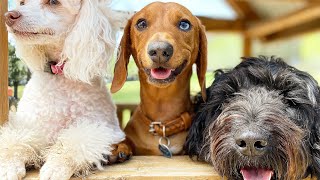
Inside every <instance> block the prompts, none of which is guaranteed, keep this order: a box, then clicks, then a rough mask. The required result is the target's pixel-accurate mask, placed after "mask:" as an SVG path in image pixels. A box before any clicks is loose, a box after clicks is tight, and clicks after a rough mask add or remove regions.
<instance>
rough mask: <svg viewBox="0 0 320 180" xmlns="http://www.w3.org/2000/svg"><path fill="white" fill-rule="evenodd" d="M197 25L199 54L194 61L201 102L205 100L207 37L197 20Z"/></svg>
mask: <svg viewBox="0 0 320 180" xmlns="http://www.w3.org/2000/svg"><path fill="white" fill-rule="evenodd" d="M198 24H199V52H198V57H197V60H196V65H197V75H198V80H199V84H200V88H201V95H202V98H203V100H204V101H205V100H206V98H207V97H206V72H207V56H208V55H207V36H206V30H205V27H204V26H203V25H202V24H201V22H200V20H199V19H198Z"/></svg>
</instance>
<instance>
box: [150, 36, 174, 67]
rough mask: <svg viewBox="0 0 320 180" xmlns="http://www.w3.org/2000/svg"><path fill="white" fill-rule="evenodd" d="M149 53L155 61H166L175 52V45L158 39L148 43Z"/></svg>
mask: <svg viewBox="0 0 320 180" xmlns="http://www.w3.org/2000/svg"><path fill="white" fill-rule="evenodd" d="M148 54H149V57H150V59H151V60H152V61H153V62H157V63H165V62H167V61H169V60H170V58H171V57H172V54H173V46H172V45H171V44H170V43H168V42H163V41H156V42H151V43H150V44H149V45H148Z"/></svg>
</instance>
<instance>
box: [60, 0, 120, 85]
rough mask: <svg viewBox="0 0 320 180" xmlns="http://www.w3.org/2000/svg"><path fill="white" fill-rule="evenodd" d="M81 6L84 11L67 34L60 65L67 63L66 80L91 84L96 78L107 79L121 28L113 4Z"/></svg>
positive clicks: (96, 0)
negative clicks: (116, 22)
mask: <svg viewBox="0 0 320 180" xmlns="http://www.w3.org/2000/svg"><path fill="white" fill-rule="evenodd" d="M72 2H73V1H72ZM79 3H80V5H81V7H80V9H79V11H78V13H77V16H76V20H75V23H74V25H73V27H71V28H70V32H69V33H68V34H67V37H66V40H65V43H64V47H63V52H62V59H61V62H60V63H64V62H65V66H64V70H63V73H64V75H65V76H66V77H68V78H70V79H74V80H79V81H82V82H86V83H91V82H92V80H93V79H94V78H96V77H103V76H105V74H106V72H107V65H108V64H109V62H110V60H111V58H112V55H113V52H114V48H115V44H116V40H115V39H116V32H117V30H118V29H119V28H120V27H115V25H114V23H113V20H112V10H111V9H110V8H109V7H108V6H109V3H110V1H109V0H82V1H80V0H79ZM75 10H76V9H75Z"/></svg>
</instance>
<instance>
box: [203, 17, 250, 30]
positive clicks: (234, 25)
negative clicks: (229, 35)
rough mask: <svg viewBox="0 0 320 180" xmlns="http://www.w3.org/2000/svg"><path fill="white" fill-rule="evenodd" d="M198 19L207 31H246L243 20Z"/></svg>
mask: <svg viewBox="0 0 320 180" xmlns="http://www.w3.org/2000/svg"><path fill="white" fill-rule="evenodd" d="M198 18H199V19H200V21H201V23H202V24H203V25H204V26H205V27H206V30H207V31H243V30H244V29H245V26H244V22H243V21H242V20H224V19H212V18H207V17H201V16H200V17H198Z"/></svg>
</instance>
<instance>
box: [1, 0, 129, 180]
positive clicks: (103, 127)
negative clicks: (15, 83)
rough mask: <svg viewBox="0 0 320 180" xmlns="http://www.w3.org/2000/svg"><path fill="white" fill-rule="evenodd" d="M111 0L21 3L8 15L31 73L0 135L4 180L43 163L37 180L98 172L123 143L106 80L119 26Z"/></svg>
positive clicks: (28, 0)
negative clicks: (110, 6)
mask: <svg viewBox="0 0 320 180" xmlns="http://www.w3.org/2000/svg"><path fill="white" fill-rule="evenodd" d="M109 1H110V0H18V1H17V8H16V9H15V10H13V11H9V12H7V13H6V14H5V16H6V24H7V29H8V31H9V32H10V33H12V35H13V37H14V38H15V40H16V46H17V54H18V56H20V57H21V58H22V59H23V60H24V61H25V63H26V64H27V65H28V67H29V68H30V69H31V71H32V72H33V74H32V78H31V79H30V81H29V82H28V84H27V85H26V87H25V90H24V93H23V97H22V98H21V101H20V103H19V106H18V109H17V112H16V114H15V115H11V116H10V118H9V122H8V123H7V124H6V125H4V127H2V128H1V129H0V134H1V135H0V179H1V180H15V179H21V178H23V177H24V176H25V175H26V166H29V165H34V166H40V165H42V164H43V163H44V164H43V166H42V167H41V170H40V179H41V180H49V179H51V180H64V179H69V178H70V177H71V176H72V175H73V174H78V173H87V172H88V171H89V170H90V169H91V168H96V167H97V168H98V169H102V168H103V167H102V166H101V162H107V161H108V158H107V157H108V155H109V156H111V155H112V153H114V151H115V152H117V151H116V149H114V148H117V147H118V146H117V145H116V144H118V143H121V141H123V140H124V139H125V135H124V133H123V131H122V130H121V129H120V127H119V123H118V119H117V115H116V107H115V105H114V104H113V102H112V100H111V97H110V93H109V92H108V90H107V89H106V86H105V83H104V81H103V77H104V75H105V74H106V70H107V68H108V67H107V66H108V64H109V62H110V59H111V57H112V54H113V52H114V48H115V36H116V32H117V30H118V29H119V26H120V24H121V23H123V21H122V20H123V16H117V15H115V13H116V12H113V11H112V10H111V9H110V8H109V3H110V2H109ZM106 155H107V156H106ZM124 155H126V154H123V153H122V155H121V156H122V157H123V156H124ZM113 158H114V157H113ZM118 160H119V159H118Z"/></svg>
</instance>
